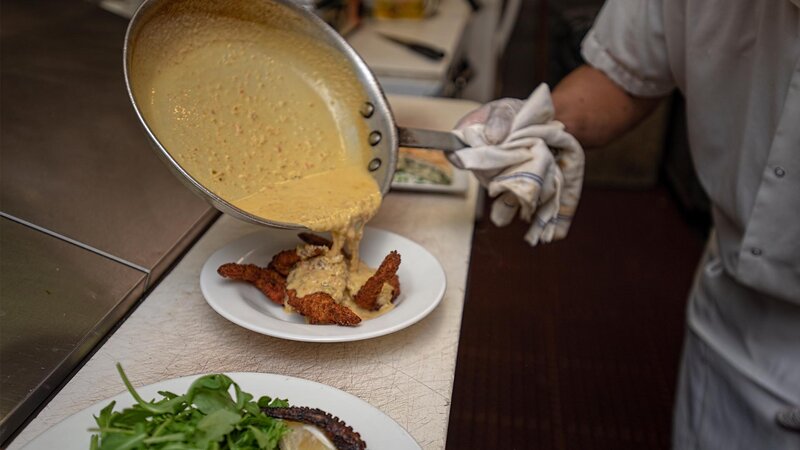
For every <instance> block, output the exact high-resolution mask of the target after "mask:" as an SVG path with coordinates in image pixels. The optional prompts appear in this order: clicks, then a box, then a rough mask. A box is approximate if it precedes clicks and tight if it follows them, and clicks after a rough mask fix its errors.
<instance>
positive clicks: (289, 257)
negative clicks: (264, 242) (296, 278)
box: [267, 249, 301, 278]
mask: <svg viewBox="0 0 800 450" xmlns="http://www.w3.org/2000/svg"><path fill="white" fill-rule="evenodd" d="M300 259H301V258H300V255H298V254H297V250H294V249H292V250H284V251H282V252H279V253H278V254H276V255H275V256H273V257H272V261H270V262H269V265H268V266H267V268H269V269H272V270H274V271H276V272H278V273H279V274H281V275H283V277H284V278H286V277H287V276H288V275H289V272H291V271H292V268H293V267H294V265H295V264H297V263H299V262H300Z"/></svg>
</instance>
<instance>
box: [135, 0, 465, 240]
mask: <svg viewBox="0 0 800 450" xmlns="http://www.w3.org/2000/svg"><path fill="white" fill-rule="evenodd" d="M186 11H192V12H193V13H201V14H208V15H215V14H219V15H226V16H233V17H236V18H243V19H244V20H248V21H256V22H257V23H258V22H260V21H263V22H264V26H271V25H270V22H273V23H274V21H272V20H265V19H263V18H268V17H275V16H276V15H279V16H281V19H280V23H281V24H282V26H287V25H286V24H289V25H288V26H290V27H291V28H292V30H293V31H295V32H299V33H304V34H305V35H307V36H310V37H312V38H313V39H317V40H320V41H322V42H323V43H325V44H327V45H329V46H330V48H331V51H336V52H339V53H341V55H343V56H344V58H345V59H346V61H347V62H348V64H349V65H350V66H351V67H352V69H353V72H354V73H355V74H356V76H357V77H358V81H359V82H360V84H361V85H362V86H363V88H364V90H365V92H366V95H367V97H366V98H367V100H366V101H365V102H364V103H363V104H362V105H361V106H360V109H359V114H354V115H352V116H351V117H357V118H359V120H363V121H364V123H365V124H366V126H367V129H368V130H369V132H368V135H367V139H368V142H369V145H371V147H372V149H373V157H372V159H371V160H370V162H369V165H368V169H369V171H370V172H371V174H372V176H373V178H374V179H375V180H376V182H377V183H378V186H380V189H381V193H382V194H383V195H385V194H386V193H387V192H388V191H389V188H390V185H391V182H392V176H393V174H394V172H395V168H396V165H397V158H398V148H399V147H401V146H403V147H412V148H429V149H438V150H444V151H449V150H457V149H459V148H463V147H464V146H465V144H463V143H462V142H461V141H460V140H458V139H457V138H456V137H455V136H453V135H452V134H450V133H446V132H440V131H431V130H420V129H410V128H400V127H398V126H397V125H396V124H395V121H394V117H393V116H392V111H391V109H390V108H389V104H388V102H387V101H386V97H385V95H384V93H383V90H382V89H381V86H380V85H379V84H378V81H377V79H376V78H375V76H374V75H373V74H372V72H371V71H370V69H369V68H368V67H367V65H366V64H365V63H364V61H363V60H362V59H361V58H360V57H359V55H358V54H357V53H356V52H355V51H354V50H353V48H352V47H350V45H349V44H348V43H347V42H346V41H345V40H344V39H343V38H342V37H341V36H340V35H339V34H338V33H337V32H336V31H334V30H333V29H332V28H331V27H329V26H328V25H327V24H326V23H325V22H323V21H322V20H321V19H320V18H319V17H317V16H316V15H314V14H313V13H312V12H311V11H309V10H307V9H304V8H302V7H299V6H296V5H295V4H293V3H291V2H289V1H286V0H148V1H145V2H144V3H143V4H142V5H141V7H140V8H139V9H138V10H137V12H136V14H135V15H134V16H133V18H132V19H131V21H130V23H129V25H128V30H127V32H126V34H125V46H124V70H125V83H126V85H127V89H128V96H129V97H130V100H131V103H132V104H133V107H134V109H135V111H136V114H137V116H138V118H139V120H140V121H141V123H142V125H143V126H144V128H145V130H146V132H147V136H148V137H149V140H150V142H151V144H152V145H153V147H154V148H155V150H156V151H157V153H158V154H159V155H160V156H161V157H162V159H163V160H164V161H165V162H166V163H167V165H168V166H169V167H170V169H172V170H173V172H174V173H175V174H176V175H177V176H178V178H180V179H181V180H182V181H183V182H184V183H185V184H186V185H187V186H189V188H191V189H192V190H193V191H194V192H196V193H197V194H199V195H200V196H201V197H203V198H205V199H206V200H208V201H209V202H210V203H211V204H212V205H213V206H214V207H216V208H217V209H219V210H220V211H222V212H224V213H227V214H230V215H232V216H235V217H237V218H239V219H242V220H245V221H248V222H252V223H257V224H262V225H268V226H272V227H278V228H302V226H299V225H297V224H291V223H283V222H276V221H272V220H269V218H268V217H258V216H254V215H252V214H250V213H248V212H247V211H244V210H241V209H239V208H237V207H235V206H233V205H232V204H230V203H229V202H227V201H225V200H224V199H222V198H221V197H219V196H218V195H216V194H215V193H214V192H212V191H210V190H209V189H208V188H207V187H205V186H203V185H202V184H201V183H199V182H198V181H197V180H196V179H194V178H193V177H192V176H191V175H190V174H189V173H187V172H186V171H185V170H184V169H183V168H182V167H181V166H180V165H179V164H178V163H177V162H176V160H175V159H174V158H173V157H172V155H170V151H169V149H168V148H165V147H164V146H163V145H162V144H161V142H160V141H159V139H158V136H156V135H155V134H154V133H153V127H151V124H148V122H147V120H146V119H145V117H144V115H143V114H142V112H141V110H140V106H139V105H140V102H141V101H143V99H139V98H137V97H136V95H135V89H133V87H132V85H133V84H134V82H135V80H134V79H132V77H134V76H135V73H136V71H134V70H132V67H131V64H132V62H133V58H132V55H133V54H134V53H135V52H136V51H137V43H139V41H140V37H141V36H143V35H144V34H146V33H148V24H149V23H150V22H151V21H152V20H154V19H156V18H158V19H159V20H164V19H166V20H169V19H170V16H171V15H174V16H176V17H177V16H178V15H179V14H181V13H182V12H186ZM259 25H261V23H259Z"/></svg>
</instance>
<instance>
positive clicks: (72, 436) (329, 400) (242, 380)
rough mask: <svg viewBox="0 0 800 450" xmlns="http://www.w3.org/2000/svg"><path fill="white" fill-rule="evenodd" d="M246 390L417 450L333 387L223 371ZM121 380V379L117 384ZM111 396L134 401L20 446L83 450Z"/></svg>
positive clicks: (393, 426) (180, 385)
mask: <svg viewBox="0 0 800 450" xmlns="http://www.w3.org/2000/svg"><path fill="white" fill-rule="evenodd" d="M227 375H228V376H229V377H231V378H232V379H233V381H235V382H236V383H237V384H239V386H240V387H241V388H242V390H244V391H245V392H249V393H251V394H253V396H254V397H255V398H258V397H260V396H262V395H269V396H270V397H273V398H275V397H278V398H285V399H288V400H289V403H290V404H291V405H293V406H308V407H312V408H320V409H322V410H324V411H327V412H329V413H331V414H332V415H334V416H336V417H339V418H340V419H341V420H343V421H344V422H346V423H347V424H348V425H350V426H351V427H353V429H354V430H356V431H358V433H360V434H361V438H362V439H363V440H364V442H366V443H367V447H368V448H371V449H386V450H404V449H418V448H420V447H419V444H417V443H416V441H414V438H412V437H411V435H410V434H408V432H407V431H406V430H404V429H403V427H401V426H400V425H398V424H397V422H395V421H394V420H392V419H391V418H390V417H389V416H387V415H386V414H384V413H383V412H381V411H380V410H379V409H377V408H375V407H373V406H372V405H370V404H369V403H367V402H365V401H363V400H361V399H360V398H358V397H355V396H353V395H350V394H348V393H346V392H343V391H340V390H338V389H336V388H333V387H330V386H326V385H324V384H320V383H316V382H313V381H308V380H303V379H301V378H293V377H287V376H283V375H274V374H267V373H250V372H238V373H229V374H227ZM199 376H200V375H193V376H188V377H182V378H174V379H171V380H166V381H161V382H158V383H154V384H151V385H149V386H145V387H141V388H138V387H137V389H136V390H137V391H138V392H139V394H140V395H141V396H142V397H143V398H144V399H145V400H150V399H154V398H161V396H159V395H158V391H170V392H174V393H177V394H180V393H183V392H186V391H187V390H188V389H189V385H191V384H192V382H193V381H194V380H195V379H197V378H198V377H199ZM121 385H122V381H120V386H121ZM112 400H114V401H116V402H117V404H116V406H115V407H114V408H115V409H116V410H120V409H122V408H125V407H128V406H131V405H132V404H133V403H134V401H133V398H132V397H131V395H130V394H129V393H128V392H127V391H126V392H123V393H122V394H119V395H117V396H116V397H113V398H110V399H107V400H103V401H101V402H98V403H96V404H94V405H93V406H90V407H88V408H86V409H84V410H83V411H80V412H77V413H75V414H73V415H72V416H70V417H68V418H66V419H64V420H63V421H61V422H60V423H58V424H57V425H55V426H53V427H52V428H50V429H48V430H47V431H45V432H44V433H42V434H40V435H39V436H37V437H36V438H35V439H33V440H32V441H31V442H29V443H28V444H27V445H26V446H25V447H24V449H25V450H39V449H42V450H53V449H60V450H85V449H88V448H89V439H90V437H91V433H90V432H88V431H87V430H88V429H89V428H92V427H95V426H97V424H96V423H95V421H94V418H93V417H92V416H93V415H95V414H98V413H99V412H100V410H101V409H102V408H104V407H105V406H107V405H108V404H109V403H110V402H111V401H112Z"/></svg>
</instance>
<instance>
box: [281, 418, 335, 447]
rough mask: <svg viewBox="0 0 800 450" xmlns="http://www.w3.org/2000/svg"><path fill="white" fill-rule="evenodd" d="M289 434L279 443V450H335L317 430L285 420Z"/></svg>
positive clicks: (331, 443)
mask: <svg viewBox="0 0 800 450" xmlns="http://www.w3.org/2000/svg"><path fill="white" fill-rule="evenodd" d="M286 425H288V426H289V429H290V430H291V431H289V433H287V434H286V435H284V436H283V438H282V439H281V441H280V444H279V445H280V448H281V450H336V447H335V446H334V445H333V442H331V441H330V439H328V437H327V436H325V433H323V432H322V430H320V429H319V428H317V427H315V426H313V425H307V424H304V423H300V422H292V421H289V420H287V421H286Z"/></svg>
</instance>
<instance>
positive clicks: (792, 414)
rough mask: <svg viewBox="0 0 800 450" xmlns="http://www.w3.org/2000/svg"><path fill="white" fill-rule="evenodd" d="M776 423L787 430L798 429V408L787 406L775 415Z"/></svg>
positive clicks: (799, 419) (799, 424)
mask: <svg viewBox="0 0 800 450" xmlns="http://www.w3.org/2000/svg"><path fill="white" fill-rule="evenodd" d="M775 421H776V422H778V425H780V426H782V427H784V428H786V429H787V430H793V431H800V408H789V409H787V410H785V411H781V412H779V413H778V414H777V415H775Z"/></svg>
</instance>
